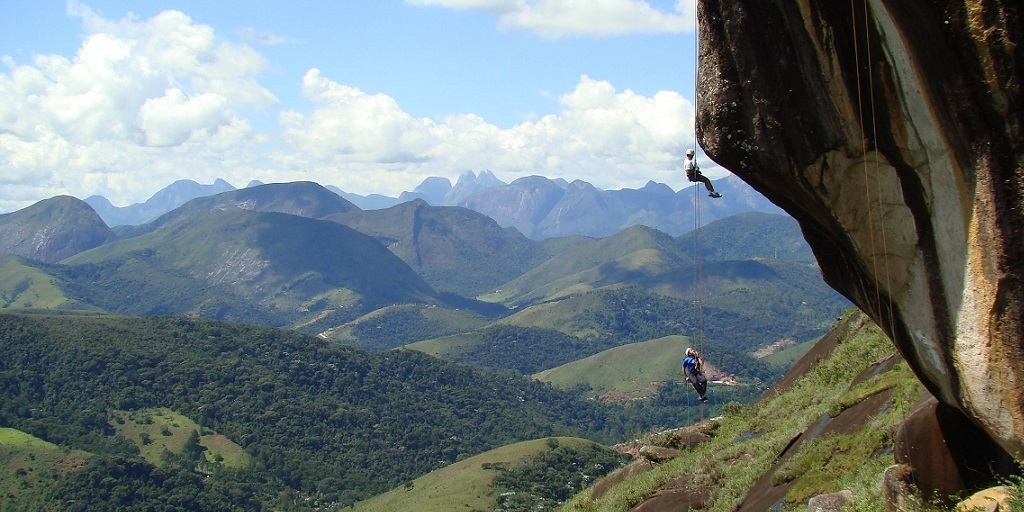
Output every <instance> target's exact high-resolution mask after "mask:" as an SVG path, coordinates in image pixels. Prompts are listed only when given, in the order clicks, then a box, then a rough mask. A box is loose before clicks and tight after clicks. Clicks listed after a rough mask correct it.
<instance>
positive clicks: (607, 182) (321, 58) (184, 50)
mask: <svg viewBox="0 0 1024 512" xmlns="http://www.w3.org/2000/svg"><path fill="white" fill-rule="evenodd" d="M695 2H696V0H678V1H676V0H660V1H658V0H647V1H643V0H373V1H368V0H330V1H329V0H289V1H283V0H245V1H236V0H218V1H212V2H211V1H209V0H195V1H192V0H181V1H178V0H148V1H145V2H140V1H128V0H67V1H58V0H2V1H0V213H3V212H10V211H14V210H17V209H20V208H24V207H26V206H28V205H30V204H33V203H35V202H37V201H40V200H42V199H46V198H49V197H53V196H56V195H61V194H68V195H73V196H75V197H78V198H80V199H85V198H86V197H89V196H91V195H102V196H104V197H106V198H108V199H109V200H110V201H111V202H113V203H114V204H115V205H118V206H126V205H128V204H132V203H138V202H143V201H145V200H146V199H148V198H149V197H150V196H152V195H153V194H154V193H155V192H156V191H158V190H159V189H161V188H163V187H166V186H167V185H169V184H171V183H172V182H174V181H175V180H178V179H191V180H194V181H197V182H199V183H204V184H208V183H213V181H214V180H216V179H217V178H222V179H225V180H227V181H228V182H229V183H231V184H232V185H234V186H235V187H244V186H246V185H247V184H248V183H249V182H250V181H251V180H259V181H261V182H264V183H274V182H289V181H299V180H308V181H315V182H317V183H320V184H322V185H334V186H337V187H339V188H341V189H342V190H345V191H346V192H352V193H357V194H363V195H366V194H371V193H377V194H385V195H389V196H397V195H399V194H400V193H401V192H402V191H406V190H412V189H413V188H415V187H416V186H417V185H418V184H419V183H421V182H422V181H423V180H424V179H425V178H427V177H431V176H443V177H447V178H449V179H450V180H452V183H453V184H454V183H455V182H456V180H457V179H458V177H459V176H460V175H461V174H463V173H464V172H466V171H474V172H476V173H479V172H481V171H485V170H489V171H491V172H493V173H494V174H495V175H496V176H497V177H498V178H500V179H502V180H504V181H506V182H511V181H513V180H515V179H517V178H521V177H524V176H531V175H542V176H547V177H550V178H564V179H566V180H568V181H572V180H575V179H582V180H585V181H588V182H590V183H592V184H593V185H595V186H597V187H599V188H603V189H620V188H639V187H642V186H644V185H645V184H646V183H647V182H649V181H656V182H660V183H667V184H668V185H669V186H670V187H672V188H673V189H676V190H678V189H680V188H683V187H684V186H687V185H688V183H687V182H686V179H685V176H684V175H683V173H682V159H683V155H684V153H685V151H686V149H687V148H690V147H694V145H695V137H694V130H693V122H694V96H695V94H694V82H695V81H694V75H695V73H696V65H695V60H696V50H695V45H696V36H695V33H694V24H695V22H696V17H695V14H694V10H695ZM703 167H704V170H705V173H706V174H708V175H709V176H711V177H712V178H717V177H721V176H724V175H726V174H727V172H726V171H725V170H722V169H720V168H715V167H714V165H713V164H712V163H711V162H710V161H707V162H706V163H705V165H704V166H703Z"/></svg>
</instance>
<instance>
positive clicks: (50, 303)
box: [0, 254, 68, 309]
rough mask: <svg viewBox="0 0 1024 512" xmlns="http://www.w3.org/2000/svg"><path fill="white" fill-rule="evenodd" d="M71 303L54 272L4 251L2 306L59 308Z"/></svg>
mask: <svg viewBox="0 0 1024 512" xmlns="http://www.w3.org/2000/svg"><path fill="white" fill-rule="evenodd" d="M67 303H68V298H67V296H66V295H64V292H62V291H61V290H60V289H59V288H57V287H56V286H54V284H53V278H52V277H51V276H50V275H48V274H46V273H45V272H43V271H42V270H40V269H39V268H37V267H34V266H30V265H26V264H25V263H24V262H23V261H22V260H21V259H20V258H17V257H15V256H9V255H6V254H0V309H8V308H10V309H21V308H42V309H57V308H60V307H61V306H64V305H65V304H67Z"/></svg>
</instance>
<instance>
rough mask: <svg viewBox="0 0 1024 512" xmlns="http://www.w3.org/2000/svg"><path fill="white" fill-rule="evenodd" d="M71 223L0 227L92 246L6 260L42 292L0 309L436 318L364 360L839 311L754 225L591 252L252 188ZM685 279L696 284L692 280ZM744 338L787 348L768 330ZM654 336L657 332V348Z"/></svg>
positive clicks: (21, 216) (19, 217)
mask: <svg viewBox="0 0 1024 512" xmlns="http://www.w3.org/2000/svg"><path fill="white" fill-rule="evenodd" d="M492 189H493V187H492ZM71 206H74V207H75V208H78V209H80V210H82V211H88V212H89V213H91V211H90V210H89V207H88V205H87V204H85V203H84V202H82V201H79V200H77V199H74V198H70V197H65V198H55V199H54V200H50V201H47V202H43V203H40V204H38V205H34V206H33V207H30V208H26V209H25V210H22V211H19V212H14V213H11V214H7V215H4V216H0V230H2V229H5V228H4V226H18V229H16V230H15V229H7V230H6V231H0V232H2V233H7V235H6V236H4V237H2V238H0V243H2V244H4V246H7V247H22V246H25V245H26V244H27V241H28V240H34V239H46V238H47V236H49V235H48V234H49V233H60V232H62V231H68V230H69V229H70V228H69V227H68V226H75V229H77V230H79V231H81V230H83V229H85V228H83V227H81V226H83V225H85V226H87V227H88V229H89V230H90V231H96V232H101V233H105V235H104V237H101V238H96V239H91V240H93V241H92V242H91V243H88V244H84V245H81V246H80V247H77V252H78V253H77V254H70V253H69V252H67V251H65V252H63V253H54V254H52V255H46V256H45V257H44V256H39V255H36V257H32V255H30V254H29V255H23V254H19V253H17V252H13V251H9V253H10V254H12V255H21V256H24V257H26V258H27V259H26V260H10V261H9V262H8V266H10V267H12V268H14V267H18V268H21V269H22V274H23V275H25V276H48V277H46V278H44V277H37V278H32V279H27V278H26V279H21V278H13V277H12V278H10V279H8V280H7V281H6V282H2V283H0V290H2V291H3V292H4V297H5V301H6V302H7V303H9V304H27V303H32V304H42V303H43V301H41V300H30V299H29V298H26V297H28V295H25V294H26V293H29V290H32V291H31V293H39V291H43V292H44V293H43V295H44V296H47V297H50V299H48V300H47V301H45V302H46V303H47V304H65V305H66V306H64V307H71V306H72V305H73V306H74V307H83V306H84V307H86V309H92V308H95V309H98V310H102V311H108V312H112V313H118V314H131V315H149V314H187V315H199V316H207V317H211V318H222V319H229V320H238V321H244V322H251V323H258V324H264V325H275V326H281V327H292V328H301V329H303V330H306V331H307V332H311V333H314V334H321V335H323V336H326V337H328V338H330V337H331V336H334V335H336V334H337V333H343V334H339V335H340V336H341V337H342V338H346V339H348V338H351V334H352V332H354V331H353V330H352V329H349V328H342V327H343V326H344V325H346V324H348V323H350V322H355V321H357V320H359V319H360V317H362V316H363V315H368V314H371V313H373V312H375V311H377V310H382V308H389V307H391V306H392V305H399V304H419V305H421V306H422V307H432V308H440V309H439V310H438V312H440V311H446V312H447V313H446V314H445V315H439V314H438V312H434V313H432V314H429V315H425V316H424V315H422V314H421V315H415V316H409V315H407V314H406V313H401V315H399V316H398V317H396V316H395V315H396V314H397V312H399V311H406V310H400V309H399V310H393V309H383V310H382V311H381V312H380V313H379V314H375V315H374V316H372V317H371V318H374V319H375V320H374V322H377V323H378V325H379V322H381V321H388V322H394V321H395V320H394V319H395V318H399V317H401V318H403V320H401V322H402V323H403V324H404V325H407V326H411V325H416V326H418V327H417V328H416V329H418V330H419V332H420V333H421V334H420V335H408V336H405V337H402V338H396V339H393V340H390V341H388V340H380V341H376V340H378V339H379V337H376V336H373V335H369V334H367V333H363V334H362V335H359V336H356V338H358V339H365V340H367V343H368V344H367V346H371V345H372V346H378V347H381V346H386V347H394V346H400V345H402V344H404V343H411V342H414V341H421V340H423V339H426V337H424V336H423V335H425V334H427V335H430V336H438V335H450V334H455V333H457V332H459V330H460V329H463V328H469V327H472V328H479V327H481V325H482V324H481V321H479V320H469V322H470V324H472V325H468V324H464V323H463V322H465V321H467V318H466V312H467V311H469V312H475V314H480V315H483V317H484V318H499V317H506V316H508V315H509V313H510V312H515V313H516V314H515V316H514V318H527V317H529V316H530V315H533V317H534V318H537V317H538V315H537V314H536V313H535V312H536V311H540V310H544V309H547V310H552V309H558V308H559V307H560V306H558V304H559V302H562V301H565V299H573V301H574V300H578V299H579V298H580V297H581V296H582V295H583V294H586V293H590V292H598V291H602V290H604V291H609V290H614V289H616V288H624V287H626V288H637V289H640V290H643V293H645V294H649V295H651V296H652V297H654V299H652V300H655V301H657V300H661V299H657V297H670V298H674V299H683V300H690V299H692V298H694V297H695V293H696V292H697V291H698V288H699V287H698V284H701V285H703V288H704V292H706V293H707V294H708V296H707V300H708V301H709V304H715V303H716V301H717V304H718V306H716V307H721V308H724V309H721V311H722V312H723V314H724V312H727V311H728V312H730V313H728V315H729V316H731V317H732V318H733V319H743V318H746V319H748V320H744V321H743V322H744V323H746V322H749V321H750V320H749V319H750V318H752V316H751V315H750V312H751V311H759V312H760V313H761V314H762V315H764V314H766V313H769V312H771V313H772V314H773V315H776V316H779V315H781V318H782V319H785V321H782V322H780V324H781V325H789V326H794V329H793V330H791V331H790V334H789V335H798V336H800V337H805V336H807V335H809V333H810V332H811V331H807V330H805V329H806V328H807V327H809V326H817V327H811V329H812V331H813V330H814V329H818V330H819V331H820V330H821V329H823V328H824V325H823V324H822V322H823V321H824V320H827V319H828V318H829V317H831V316H832V315H833V314H834V313H835V312H836V311H837V309H838V310H841V308H843V307H845V301H844V300H843V299H842V298H841V297H839V296H838V295H836V294H835V293H834V292H830V291H829V290H828V288H827V286H825V285H824V283H822V282H821V281H820V276H819V275H818V274H817V270H816V267H814V266H813V258H812V257H811V255H810V252H809V249H808V248H807V247H806V244H804V243H803V241H802V238H801V236H800V232H799V229H797V228H796V225H795V223H794V222H792V220H791V219H788V218H787V217H783V216H778V215H771V214H765V213H754V212H751V213H746V214H742V215H738V216H734V217H731V218H729V219H724V220H722V221H718V222H712V223H710V224H708V225H707V226H705V227H704V228H703V229H701V230H700V231H699V232H695V233H700V234H701V235H702V237H703V240H704V241H703V244H704V248H703V249H700V250H701V251H702V252H701V254H698V253H697V252H696V251H697V250H698V248H699V247H698V246H699V243H700V240H699V238H694V237H695V234H689V235H683V236H679V237H673V236H671V235H669V234H667V233H664V232H662V231H659V230H657V229H654V228H650V227H645V226H639V225H637V226H633V227H629V228H626V229H624V230H622V231H620V232H617V233H616V234H614V235H611V236H608V237H604V238H593V237H588V236H582V235H575V236H567V237H553V238H545V239H542V240H534V239H530V238H528V237H526V236H524V235H523V234H522V233H520V232H519V231H518V230H516V229H511V228H502V227H501V226H500V225H499V224H498V223H497V222H496V221H495V220H493V219H491V218H489V217H487V216H485V215H483V214H480V213H478V212H476V211H474V210H471V209H467V208H464V207H451V206H431V205H429V204H428V203H427V202H426V201H425V200H423V199H415V200H412V201H409V202H405V203H400V204H397V205H395V206H392V207H389V208H385V209H378V210H362V209H360V208H359V207H358V206H356V205H355V204H353V203H351V202H350V201H348V200H346V199H344V198H342V197H340V196H339V195H337V194H335V193H333V192H331V191H329V190H328V189H326V188H325V187H322V186H320V185H318V184H315V183H310V182H296V183H287V184H269V185H255V186H252V187H249V188H246V189H240V190H231V191H227V192H222V193H220V194H216V195H213V196H204V197H199V198H195V199H192V200H190V201H187V202H186V203H184V204H183V205H181V206H179V207H178V208H176V209H174V210H172V211H170V212H167V213H165V214H163V215H161V216H160V217H158V218H156V219H154V220H153V221H151V222H149V223H146V224H143V225H139V226H120V227H118V228H117V229H116V230H114V231H113V232H111V231H110V230H109V228H106V226H105V224H104V223H103V222H102V220H100V219H99V218H98V217H97V216H96V215H94V214H93V215H91V216H90V215H81V216H79V217H76V220H75V222H70V221H68V220H64V219H65V217H62V216H61V215H60V212H61V211H64V210H67V209H68V208H70V207H71ZM51 210H52V212H50V211H51ZM43 212H50V213H45V214H44V213H43ZM104 229H106V230H107V231H104ZM111 233H113V235H115V236H112V235H111ZM737 241H742V242H743V243H737ZM102 242H105V243H102ZM695 242H696V243H695ZM769 249H770V251H769ZM780 249H781V254H780ZM704 254H714V255H716V258H715V259H716V262H714V263H710V264H706V265H704V264H702V263H701V261H702V259H703V257H704V256H703V255H704ZM58 260H59V263H60V264H56V265H55V264H54V262H56V261H58ZM758 260H763V261H758ZM697 269H703V271H704V273H705V275H704V276H703V277H701V276H698V275H697V274H696V273H695V271H696V270H697ZM47 279H48V281H47ZM47 283H48V284H47ZM54 286H55V287H56V289H60V290H62V292H60V293H62V294H63V298H62V299H61V298H55V297H53V296H54V295H59V294H60V293H56V294H55V293H54V292H53V290H54ZM766 286H767V288H766ZM37 289H38V290H37ZM782 290H789V291H786V292H784V293H785V294H786V297H788V298H786V299H784V300H783V299H779V300H775V301H774V302H773V303H771V304H769V302H771V301H765V299H764V297H763V294H765V293H768V294H772V293H782ZM797 299H801V300H799V303H796V302H794V301H795V300H797ZM588 300H589V299H588ZM573 301H565V302H564V304H562V305H561V306H562V307H565V306H569V305H571V304H573ZM800 303H810V304H812V305H811V306H809V307H810V309H811V313H810V316H808V317H806V318H803V319H797V315H802V314H803V313H802V312H803V311H805V310H806V309H807V308H802V307H799V306H800ZM507 308H511V310H509V309H507ZM712 311H718V310H712ZM816 315H817V318H818V319H817V320H814V317H815V316H816ZM577 316H578V313H577V312H574V311H571V310H566V311H562V312H559V313H551V312H548V313H545V314H544V315H539V317H544V318H546V320H544V321H543V322H541V324H538V323H537V321H536V320H535V319H534V320H528V321H523V320H516V322H519V323H520V325H523V326H530V327H543V328H552V329H554V330H560V329H561V328H559V327H558V325H561V324H564V323H565V322H569V319H571V318H576V317H577ZM454 317H458V318H460V320H459V321H454V320H452V318H454ZM555 317H559V318H560V319H556V318H555ZM575 321H579V320H575ZM410 322H411V323H410ZM360 323H362V321H360V322H359V323H356V324H353V326H354V325H360ZM483 323H487V322H483ZM666 325H668V324H666ZM796 326H800V327H798V328H796ZM339 328H342V329H340V330H339ZM406 329H407V328H406ZM561 330H563V331H565V332H567V333H568V334H571V335H574V336H575V335H578V334H579V333H577V332H573V331H572V330H571V329H570V330H567V331H566V330H565V329H561ZM613 331H614V330H613ZM613 331H609V332H607V333H606V334H605V335H607V336H612V335H613V334H612V332H613ZM382 332H388V331H382ZM721 332H722V334H723V335H724V334H725V332H728V329H726V330H723V331H721ZM755 332H757V333H760V334H761V335H764V336H767V335H768V334H767V333H772V335H786V334H785V333H783V332H780V331H778V330H775V329H760V330H757V331H755ZM668 334H672V332H660V333H657V335H658V336H663V335H668ZM652 335H654V334H653V333H652ZM371 339H372V340H375V341H372V342H370V341H368V340H371ZM620 339H626V338H622V337H621V336H620ZM744 339H745V338H744ZM381 341H383V344H382V343H381ZM634 341H639V340H634ZM775 341H778V340H777V339H764V338H763V337H762V338H758V339H757V340H755V341H751V342H749V343H748V342H744V343H743V345H744V346H747V345H751V349H756V348H758V347H755V346H753V345H757V344H758V343H760V342H763V343H764V344H769V343H771V342H775ZM599 348H600V347H598V346H596V345H595V347H594V349H593V350H598V349H599Z"/></svg>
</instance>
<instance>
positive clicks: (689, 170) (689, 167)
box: [683, 149, 722, 197]
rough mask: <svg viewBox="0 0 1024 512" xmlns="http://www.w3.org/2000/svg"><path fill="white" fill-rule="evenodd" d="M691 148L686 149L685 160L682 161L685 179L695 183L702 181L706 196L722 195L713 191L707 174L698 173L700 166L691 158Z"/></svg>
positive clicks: (713, 188)
mask: <svg viewBox="0 0 1024 512" xmlns="http://www.w3.org/2000/svg"><path fill="white" fill-rule="evenodd" d="M693 154H694V153H693V150H692V149H687V150H686V161H685V162H683V170H684V171H686V179H688V180H690V181H692V182H694V183H696V182H698V181H700V182H703V183H704V187H706V188H707V189H708V197H722V194H719V193H718V192H715V187H714V186H713V185H712V184H711V180H709V179H708V177H707V176H704V175H703V174H701V173H700V167H698V166H697V162H696V161H695V160H694V158H693Z"/></svg>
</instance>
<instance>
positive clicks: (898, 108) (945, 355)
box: [697, 0, 1024, 458]
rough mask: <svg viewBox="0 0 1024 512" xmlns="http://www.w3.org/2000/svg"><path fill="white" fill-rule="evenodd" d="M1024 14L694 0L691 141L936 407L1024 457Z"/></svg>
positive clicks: (898, 1)
mask: <svg viewBox="0 0 1024 512" xmlns="http://www.w3.org/2000/svg"><path fill="white" fill-rule="evenodd" d="M1021 11H1022V5H1021V3H1020V1H1019V0H949V1H934V0H933V1H918V2H905V1H903V0H849V1H839V2H809V1H806V0H702V1H701V2H699V12H698V16H699V17H700V30H701V32H700V48H701V50H700V66H699V71H698V94H697V107H698V117H697V123H698V127H697V132H698V139H699V141H700V143H701V145H702V147H703V148H704V150H705V151H706V152H707V154H708V155H709V156H710V157H711V158H712V159H714V160H715V161H716V162H718V163H719V164H721V165H723V166H724V167H726V168H728V169H730V170H731V171H733V172H734V173H736V174H737V175H738V176H740V177H741V178H743V179H744V180H745V181H746V182H748V183H749V184H750V185H752V186H753V187H754V188H755V189H757V190H758V191H760V192H761V193H763V194H764V195H765V196H767V197H768V198H769V199H771V200H772V201H773V202H774V203H776V204H777V205H779V206H781V207H782V208H783V209H785V210H786V211H788V212H789V213H790V214H791V215H793V217H795V218H796V219H797V220H798V221H799V222H800V225H801V229H802V230H803V232H804V235H805V237H806V239H807V241H808V242H809V243H810V245H811V247H812V248H813V249H814V252H815V255H816V257H817V259H818V261H819V263H820V265H821V269H822V273H823V275H824V277H825V279H826V280H827V281H828V282H829V283H830V284H831V285H832V286H833V287H835V288H836V289H837V290H839V291H840V292H841V293H843V294H844V295H846V296H847V297H848V298H850V299H851V300H852V301H853V302H854V303H856V304H857V305H858V306H859V307H860V308H861V309H863V310H864V311H866V312H868V313H869V314H870V315H871V316H872V318H873V319H874V320H875V321H876V322H877V323H878V324H879V325H881V326H882V327H883V328H884V329H885V330H886V331H887V333H888V334H889V336H890V337H891V338H892V339H893V341H894V342H895V344H896V346H897V348H898V349H899V350H900V352H901V353H902V354H903V355H904V356H905V357H906V359H907V360H908V361H909V362H910V364H911V365H912V367H913V369H914V371H915V373H916V374H917V375H918V376H919V377H920V379H921V380H922V381H923V382H924V383H925V385H926V386H927V387H928V389H929V391H931V392H932V394H933V395H935V396H936V397H937V398H938V399H939V400H940V401H942V402H943V403H945V404H947V405H950V406H953V407H955V408H956V409H959V410H960V411H962V412H963V413H964V414H965V415H966V416H968V417H969V418H971V419H972V420H973V422H974V423H975V424H976V425H977V426H979V427H980V428H982V429H983V430H984V431H985V432H987V433H988V434H989V435H990V436H991V437H992V438H993V439H994V440H996V441H997V442H998V443H999V445H1000V446H1002V447H1003V448H1004V449H1006V450H1007V451H1008V452H1010V453H1012V454H1015V455H1016V456H1017V457H1018V458H1020V457H1021V456H1024V394H1022V393H1021V386H1022V385H1024V306H1022V303H1024V133H1022V130H1024V128H1022V127H1024V114H1022V107H1024V105H1022V103H1024V91H1022V86H1021V80H1022V74H1024V67H1022V65H1024V41H1022V39H1024V26H1022V25H1024V21H1022V19H1024V18H1022V12H1021Z"/></svg>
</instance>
